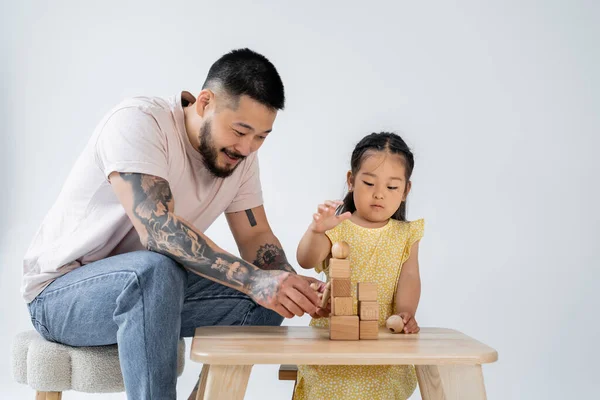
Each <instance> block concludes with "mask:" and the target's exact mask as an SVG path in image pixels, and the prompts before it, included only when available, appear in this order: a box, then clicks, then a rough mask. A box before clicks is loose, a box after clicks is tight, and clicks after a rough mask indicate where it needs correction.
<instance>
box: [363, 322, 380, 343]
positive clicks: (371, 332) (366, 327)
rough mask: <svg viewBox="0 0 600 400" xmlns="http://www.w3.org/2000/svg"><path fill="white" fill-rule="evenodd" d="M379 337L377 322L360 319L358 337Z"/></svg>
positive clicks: (369, 338) (365, 338)
mask: <svg viewBox="0 0 600 400" xmlns="http://www.w3.org/2000/svg"><path fill="white" fill-rule="evenodd" d="M377 338H379V323H378V322H377V321H360V339H361V340H373V339H377Z"/></svg>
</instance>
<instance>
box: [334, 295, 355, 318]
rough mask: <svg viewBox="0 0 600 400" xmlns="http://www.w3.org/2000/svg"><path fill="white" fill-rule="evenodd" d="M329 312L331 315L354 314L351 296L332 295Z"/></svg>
mask: <svg viewBox="0 0 600 400" xmlns="http://www.w3.org/2000/svg"><path fill="white" fill-rule="evenodd" d="M331 312H332V313H333V315H354V307H353V301H352V297H334V298H333V306H332V308H331Z"/></svg>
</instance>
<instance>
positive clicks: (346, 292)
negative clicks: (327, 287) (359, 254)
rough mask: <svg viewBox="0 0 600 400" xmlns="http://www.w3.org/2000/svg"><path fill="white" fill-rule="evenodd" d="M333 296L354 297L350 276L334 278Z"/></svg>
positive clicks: (332, 285)
mask: <svg viewBox="0 0 600 400" xmlns="http://www.w3.org/2000/svg"><path fill="white" fill-rule="evenodd" d="M331 296H333V297H352V283H351V281H350V278H332V279H331Z"/></svg>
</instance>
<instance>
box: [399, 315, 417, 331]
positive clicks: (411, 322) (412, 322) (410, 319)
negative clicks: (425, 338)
mask: <svg viewBox="0 0 600 400" xmlns="http://www.w3.org/2000/svg"><path fill="white" fill-rule="evenodd" d="M399 315H400V317H401V318H402V321H404V333H419V331H420V330H421V328H419V324H417V320H416V319H415V317H414V316H412V315H411V314H410V313H409V312H406V311H405V312H401V313H400V314H399Z"/></svg>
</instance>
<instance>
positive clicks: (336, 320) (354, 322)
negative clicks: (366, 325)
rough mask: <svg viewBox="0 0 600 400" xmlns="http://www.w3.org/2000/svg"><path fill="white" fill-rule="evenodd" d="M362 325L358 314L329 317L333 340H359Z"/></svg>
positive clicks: (330, 336)
mask: <svg viewBox="0 0 600 400" xmlns="http://www.w3.org/2000/svg"><path fill="white" fill-rule="evenodd" d="M359 332H360V325H359V320H358V316H357V315H352V316H339V315H334V316H331V317H330V318H329V339H331V340H359Z"/></svg>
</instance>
